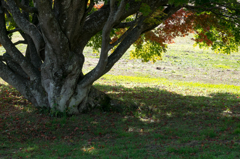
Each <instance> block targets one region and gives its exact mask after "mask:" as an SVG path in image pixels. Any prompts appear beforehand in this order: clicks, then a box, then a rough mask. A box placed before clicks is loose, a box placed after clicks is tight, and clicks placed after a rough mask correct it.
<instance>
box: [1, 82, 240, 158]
mask: <svg viewBox="0 0 240 159" xmlns="http://www.w3.org/2000/svg"><path fill="white" fill-rule="evenodd" d="M95 86H96V88H98V89H100V90H102V91H104V92H106V93H108V94H109V95H110V96H111V97H112V98H116V99H119V100H122V101H123V102H124V103H126V105H125V107H126V108H125V112H124V113H122V114H120V113H113V112H103V111H99V110H94V111H92V112H90V113H89V114H82V115H79V116H72V117H63V118H56V117H50V116H48V115H46V114H44V113H39V112H36V111H35V110H36V109H35V108H33V107H32V106H31V104H30V103H28V102H27V101H26V100H25V99H24V98H23V97H22V96H21V95H20V94H19V93H18V92H17V91H16V90H15V89H14V88H12V87H10V86H6V85H1V86H0V90H1V91H0V99H1V100H0V101H1V108H0V128H1V137H0V141H1V143H0V144H1V145H0V146H1V148H0V154H2V155H0V157H1V158H21V157H22V158H26V156H27V157H28V158H43V157H51V158H79V156H81V158H144V157H148V158H149V156H150V158H157V157H160V158H182V157H185V158H190V157H191V158H214V157H220V158H221V157H222V158H223V157H226V156H227V155H228V156H232V157H233V158H237V156H239V155H240V153H239V149H240V124H239V121H240V118H239V117H238V116H237V115H236V114H240V111H239V107H240V103H239V100H238V95H236V94H231V93H227V92H226V93H211V94H210V95H209V96H207V97H206V96H190V95H182V94H177V93H175V92H170V91H168V90H167V89H166V88H165V87H158V86H156V87H155V88H152V87H133V88H128V87H124V86H121V85H117V86H111V85H103V84H101V85H100V84H96V85H95ZM129 103H134V104H136V105H138V106H139V108H138V109H137V110H136V111H133V110H132V109H130V104H129ZM226 106H227V107H226ZM227 109H229V110H231V114H230V113H227V115H226V113H225V114H224V113H223V112H224V111H226V110H227Z"/></svg>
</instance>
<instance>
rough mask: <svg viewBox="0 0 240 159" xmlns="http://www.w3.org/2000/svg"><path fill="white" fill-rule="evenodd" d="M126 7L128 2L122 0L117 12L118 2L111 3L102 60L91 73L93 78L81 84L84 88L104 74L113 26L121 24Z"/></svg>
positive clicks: (103, 40)
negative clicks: (120, 20)
mask: <svg viewBox="0 0 240 159" xmlns="http://www.w3.org/2000/svg"><path fill="white" fill-rule="evenodd" d="M125 5H126V1H125V0H122V1H121V3H120V6H119V7H118V8H117V10H116V9H115V7H116V0H112V1H110V14H109V17H108V20H107V22H106V23H105V26H104V28H103V33H102V47H101V53H100V59H99V61H98V64H97V66H96V67H95V68H94V69H93V70H92V71H91V72H92V75H91V77H90V78H88V80H87V81H84V82H83V83H81V85H82V87H86V86H88V85H90V84H92V83H93V82H94V81H95V80H96V79H98V78H99V77H100V76H101V75H102V73H103V72H104V70H105V67H106V65H107V62H108V61H107V59H108V58H107V57H108V51H109V48H110V32H111V30H112V28H113V26H114V25H115V24H116V23H118V22H119V19H120V17H121V15H122V13H123V11H124V8H125Z"/></svg>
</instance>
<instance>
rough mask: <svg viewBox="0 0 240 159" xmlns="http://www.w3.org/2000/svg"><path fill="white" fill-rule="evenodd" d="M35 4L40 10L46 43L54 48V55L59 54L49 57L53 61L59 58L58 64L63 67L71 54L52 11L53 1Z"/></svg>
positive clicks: (39, 0) (46, 0)
mask: <svg viewBox="0 0 240 159" xmlns="http://www.w3.org/2000/svg"><path fill="white" fill-rule="evenodd" d="M35 2H36V5H37V8H38V17H39V21H40V26H41V29H42V33H43V35H44V37H45V41H47V42H48V43H49V44H50V47H52V48H53V52H54V54H57V56H56V55H52V53H50V54H48V55H47V56H52V57H51V58H52V59H56V58H57V60H58V64H60V65H63V64H64V63H65V60H66V59H67V58H68V54H69V52H70V51H69V42H68V39H67V37H66V36H65V34H64V33H63V31H62V28H61V27H60V24H59V22H58V21H57V19H56V17H55V15H54V13H53V11H52V3H51V1H49V0H36V1H35ZM56 45H57V46H56Z"/></svg>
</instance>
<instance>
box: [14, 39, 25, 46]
mask: <svg viewBox="0 0 240 159" xmlns="http://www.w3.org/2000/svg"><path fill="white" fill-rule="evenodd" d="M19 44H27V42H26V41H25V40H19V41H17V42H15V43H13V45H19Z"/></svg>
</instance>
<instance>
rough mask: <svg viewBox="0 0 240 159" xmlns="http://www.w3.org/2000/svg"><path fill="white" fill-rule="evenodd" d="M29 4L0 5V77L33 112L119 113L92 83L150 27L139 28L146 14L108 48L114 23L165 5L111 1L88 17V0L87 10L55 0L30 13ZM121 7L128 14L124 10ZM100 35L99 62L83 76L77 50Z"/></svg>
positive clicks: (74, 1)
mask: <svg viewBox="0 0 240 159" xmlns="http://www.w3.org/2000/svg"><path fill="white" fill-rule="evenodd" d="M30 2H31V0H29V1H28V0H24V1H21V2H20V1H19V0H6V1H3V0H0V35H1V36H0V43H1V44H2V45H3V46H4V48H5V49H6V51H7V52H6V54H5V55H4V56H3V58H0V76H1V77H2V78H3V79H4V80H5V81H7V82H8V83H9V84H11V85H13V86H14V87H16V88H17V89H18V90H19V91H20V93H22V94H23V95H24V96H25V97H26V98H27V99H28V100H29V101H31V102H32V103H33V104H34V106H36V107H47V108H50V109H54V110H56V111H59V112H67V113H68V114H80V113H83V112H88V111H90V110H92V109H94V108H101V109H103V110H105V111H106V110H111V109H113V110H116V109H117V110H118V111H119V110H121V108H120V106H119V105H121V104H118V102H117V101H116V100H112V99H110V98H109V97H108V96H107V95H106V94H105V93H103V92H100V91H98V90H96V89H95V88H94V87H93V86H92V85H93V82H94V81H96V80H97V79H99V78H100V77H101V76H102V75H104V74H105V73H107V72H108V71H109V70H110V69H111V68H112V67H113V65H114V64H115V63H116V62H117V61H118V60H119V59H120V58H121V57H122V56H123V54H124V53H125V52H126V51H127V49H128V48H129V47H130V46H131V45H132V44H133V43H134V42H135V41H136V40H137V39H138V38H139V36H140V35H141V34H142V33H144V32H145V31H146V30H149V29H152V28H154V27H156V24H154V25H153V24H146V23H145V20H146V19H147V18H148V17H150V16H151V14H152V13H150V14H149V15H146V16H144V15H141V16H136V19H135V20H134V21H132V23H129V24H131V25H130V26H129V27H128V26H127V29H128V31H127V32H126V33H125V34H124V35H122V37H120V38H119V40H118V41H116V42H115V43H114V44H111V32H112V31H113V30H114V29H115V28H117V27H119V26H123V25H120V23H121V22H122V21H123V20H124V19H126V18H127V17H129V16H130V15H133V14H136V13H138V12H139V9H140V8H141V4H142V3H146V4H148V5H149V7H150V9H151V10H152V12H154V11H155V10H156V9H157V8H159V7H160V6H162V5H165V4H166V3H167V2H168V1H167V0H162V1H159V0H142V1H141V2H138V1H135V0H121V1H118V0H111V1H109V2H108V3H107V4H105V5H104V6H103V7H102V8H101V9H99V10H98V11H95V12H93V13H92V14H90V15H89V12H90V11H91V9H92V7H93V4H94V1H93V0H91V1H90V5H89V6H88V5H87V2H88V1H87V0H59V1H54V4H53V3H52V1H49V0H35V1H34V7H32V6H31V5H30ZM119 2H120V3H119ZM127 6H128V8H129V9H126V8H127ZM168 8H169V10H170V11H171V10H173V12H174V11H176V10H177V9H178V8H174V7H170V6H168ZM169 10H168V9H165V13H166V16H165V18H166V17H169V16H170V15H171V14H173V13H172V12H170V11H169ZM9 13H11V14H9ZM30 13H31V14H30ZM33 13H34V15H32V14H33ZM5 15H8V16H9V18H12V19H14V22H15V23H16V25H17V27H16V28H18V29H14V30H12V31H11V30H7V29H6V26H5V24H6V21H5ZM31 15H32V18H30V17H31ZM162 20H164V17H163V18H162ZM15 31H21V32H20V34H21V35H22V37H23V38H24V40H25V41H24V42H26V43H27V45H28V46H27V50H26V53H25V55H24V54H22V53H21V52H20V51H19V50H18V49H17V48H16V46H15V44H14V43H12V41H11V39H10V38H9V36H8V34H10V33H12V32H15ZM100 31H102V44H101V53H100V59H99V62H98V64H97V66H96V67H95V68H94V69H93V70H91V71H90V72H89V73H87V74H86V75H84V74H83V72H82V68H83V64H84V60H85V59H84V55H83V49H84V47H85V46H86V45H87V43H88V41H89V40H90V39H91V38H92V37H93V36H94V35H95V34H97V33H98V32H100ZM113 47H116V49H115V51H114V52H113V53H112V54H111V55H110V56H109V54H108V53H109V50H110V49H112V48H113Z"/></svg>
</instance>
